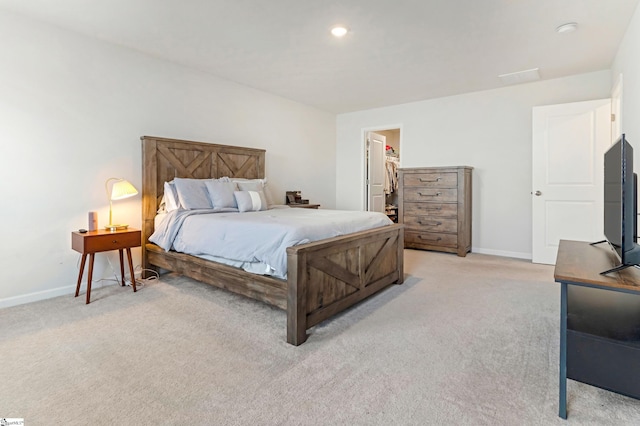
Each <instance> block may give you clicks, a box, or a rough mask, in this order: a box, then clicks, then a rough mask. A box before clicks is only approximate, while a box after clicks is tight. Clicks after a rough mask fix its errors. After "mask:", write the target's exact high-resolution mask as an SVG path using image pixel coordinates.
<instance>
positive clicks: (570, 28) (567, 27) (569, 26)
mask: <svg viewBox="0 0 640 426" xmlns="http://www.w3.org/2000/svg"><path fill="white" fill-rule="evenodd" d="M577 29H578V24H576V23H575V22H568V23H566V24H562V25H560V26H559V27H558V28H556V32H557V33H560V34H562V33H571V32H574V31H575V30H577Z"/></svg>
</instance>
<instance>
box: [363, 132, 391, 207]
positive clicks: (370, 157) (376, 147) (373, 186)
mask: <svg viewBox="0 0 640 426" xmlns="http://www.w3.org/2000/svg"><path fill="white" fill-rule="evenodd" d="M386 146H387V138H386V137H385V136H382V135H379V134H378V133H374V132H367V210H368V211H370V212H381V213H384V211H385V209H384V207H385V196H384V155H385V149H386Z"/></svg>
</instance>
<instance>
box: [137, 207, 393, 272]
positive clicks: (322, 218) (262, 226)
mask: <svg viewBox="0 0 640 426" xmlns="http://www.w3.org/2000/svg"><path fill="white" fill-rule="evenodd" d="M392 223H393V222H392V221H391V220H390V219H389V218H388V217H387V216H386V215H385V214H383V213H377V212H360V211H346V210H328V209H319V210H315V209H297V208H278V209H270V210H265V211H259V212H244V213H238V212H228V211H215V210H210V209H201V210H175V211H172V212H170V213H166V214H163V217H162V219H159V218H157V219H156V228H155V232H154V233H153V234H152V235H151V237H150V238H149V241H151V242H152V243H154V244H157V245H158V246H160V247H161V248H163V249H164V250H167V251H168V250H175V251H178V252H181V253H186V254H190V255H194V256H198V257H202V258H205V259H209V260H214V261H216V262H220V263H224V264H227V265H231V266H236V267H239V268H242V269H244V270H246V271H248V272H252V273H258V274H264V275H272V276H274V277H277V278H283V279H286V276H287V269H286V268H287V253H286V250H287V247H291V246H295V245H299V244H306V243H309V242H312V241H318V240H322V239H326V238H331V237H337V236H340V235H346V234H351V233H354V232H359V231H364V230H367V229H373V228H378V227H381V226H388V225H391V224H392Z"/></svg>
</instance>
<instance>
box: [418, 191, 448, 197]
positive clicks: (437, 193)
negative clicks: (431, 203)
mask: <svg viewBox="0 0 640 426" xmlns="http://www.w3.org/2000/svg"><path fill="white" fill-rule="evenodd" d="M418 195H420V196H421V197H439V196H441V195H442V192H436V193H435V194H423V193H422V192H418Z"/></svg>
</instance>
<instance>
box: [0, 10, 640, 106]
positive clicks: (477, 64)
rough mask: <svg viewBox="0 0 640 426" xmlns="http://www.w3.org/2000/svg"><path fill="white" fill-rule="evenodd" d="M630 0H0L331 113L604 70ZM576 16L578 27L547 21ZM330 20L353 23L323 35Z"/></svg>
mask: <svg viewBox="0 0 640 426" xmlns="http://www.w3.org/2000/svg"><path fill="white" fill-rule="evenodd" d="M637 3H638V0H481V1H480V0H271V1H266V0H103V1H87V0H54V1H52V0H0V8H5V9H6V10H9V11H14V12H18V13H21V14H25V15H28V16H31V17H33V18H36V19H38V20H42V21H46V22H50V23H53V24H55V25H58V26H60V27H64V28H67V29H70V30H73V31H77V32H79V33H83V34H86V35H89V36H92V37H96V38H99V39H102V40H106V41H110V42H113V43H116V44H119V45H123V46H128V47H130V48H132V49H136V50H139V51H142V52H146V53H148V54H150V55H153V56H156V57H159V58H164V59H167V60H170V61H172V62H176V63H180V64H183V65H186V66H188V67H192V68H196V69H199V70H202V71H206V72H208V73H211V74H214V75H216V76H219V77H222V78H225V79H228V80H232V81H235V82H238V83H241V84H244V85H247V86H251V87H254V88H257V89H261V90H264V91H267V92H270V93H273V94H276V95H280V96H283V97H285V98H289V99H292V100H295V101H298V102H302V103H304V104H307V105H311V106H315V107H317V108H320V109H323V110H326V111H330V112H335V113H342V112H349V111H356V110H362V109H369V108H374V107H380V106H387V105H395V104H400V103H405V102H411V101H417V100H423V99H429V98H435V97H442V96H448V95H454V94H460V93H465V92H472V91H477V90H484V89H491V88H496V87H501V86H502V85H503V83H502V82H501V81H500V79H499V78H498V75H499V74H505V73H511V72H516V71H521V70H527V69H531V68H539V69H540V70H539V73H540V77H541V79H550V78H557V77H563V76H567V75H573V74H579V73H584V72H591V71H597V70H603V69H608V68H610V66H611V62H612V60H613V58H614V56H615V54H616V51H617V47H618V45H619V43H620V41H621V39H622V37H623V35H624V32H625V29H626V27H627V25H628V23H629V20H630V18H631V16H632V15H633V12H634V10H635V8H636V5H637ZM572 21H573V22H577V23H578V30H577V31H575V32H573V33H568V34H558V33H556V32H555V28H556V27H557V26H559V25H560V24H563V23H566V22H572ZM336 23H341V24H344V25H346V26H347V27H349V28H350V29H351V32H350V33H349V34H348V35H347V36H346V37H344V38H343V39H336V38H334V37H333V36H331V35H330V33H329V29H330V28H331V27H332V26H333V25H334V24H336Z"/></svg>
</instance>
